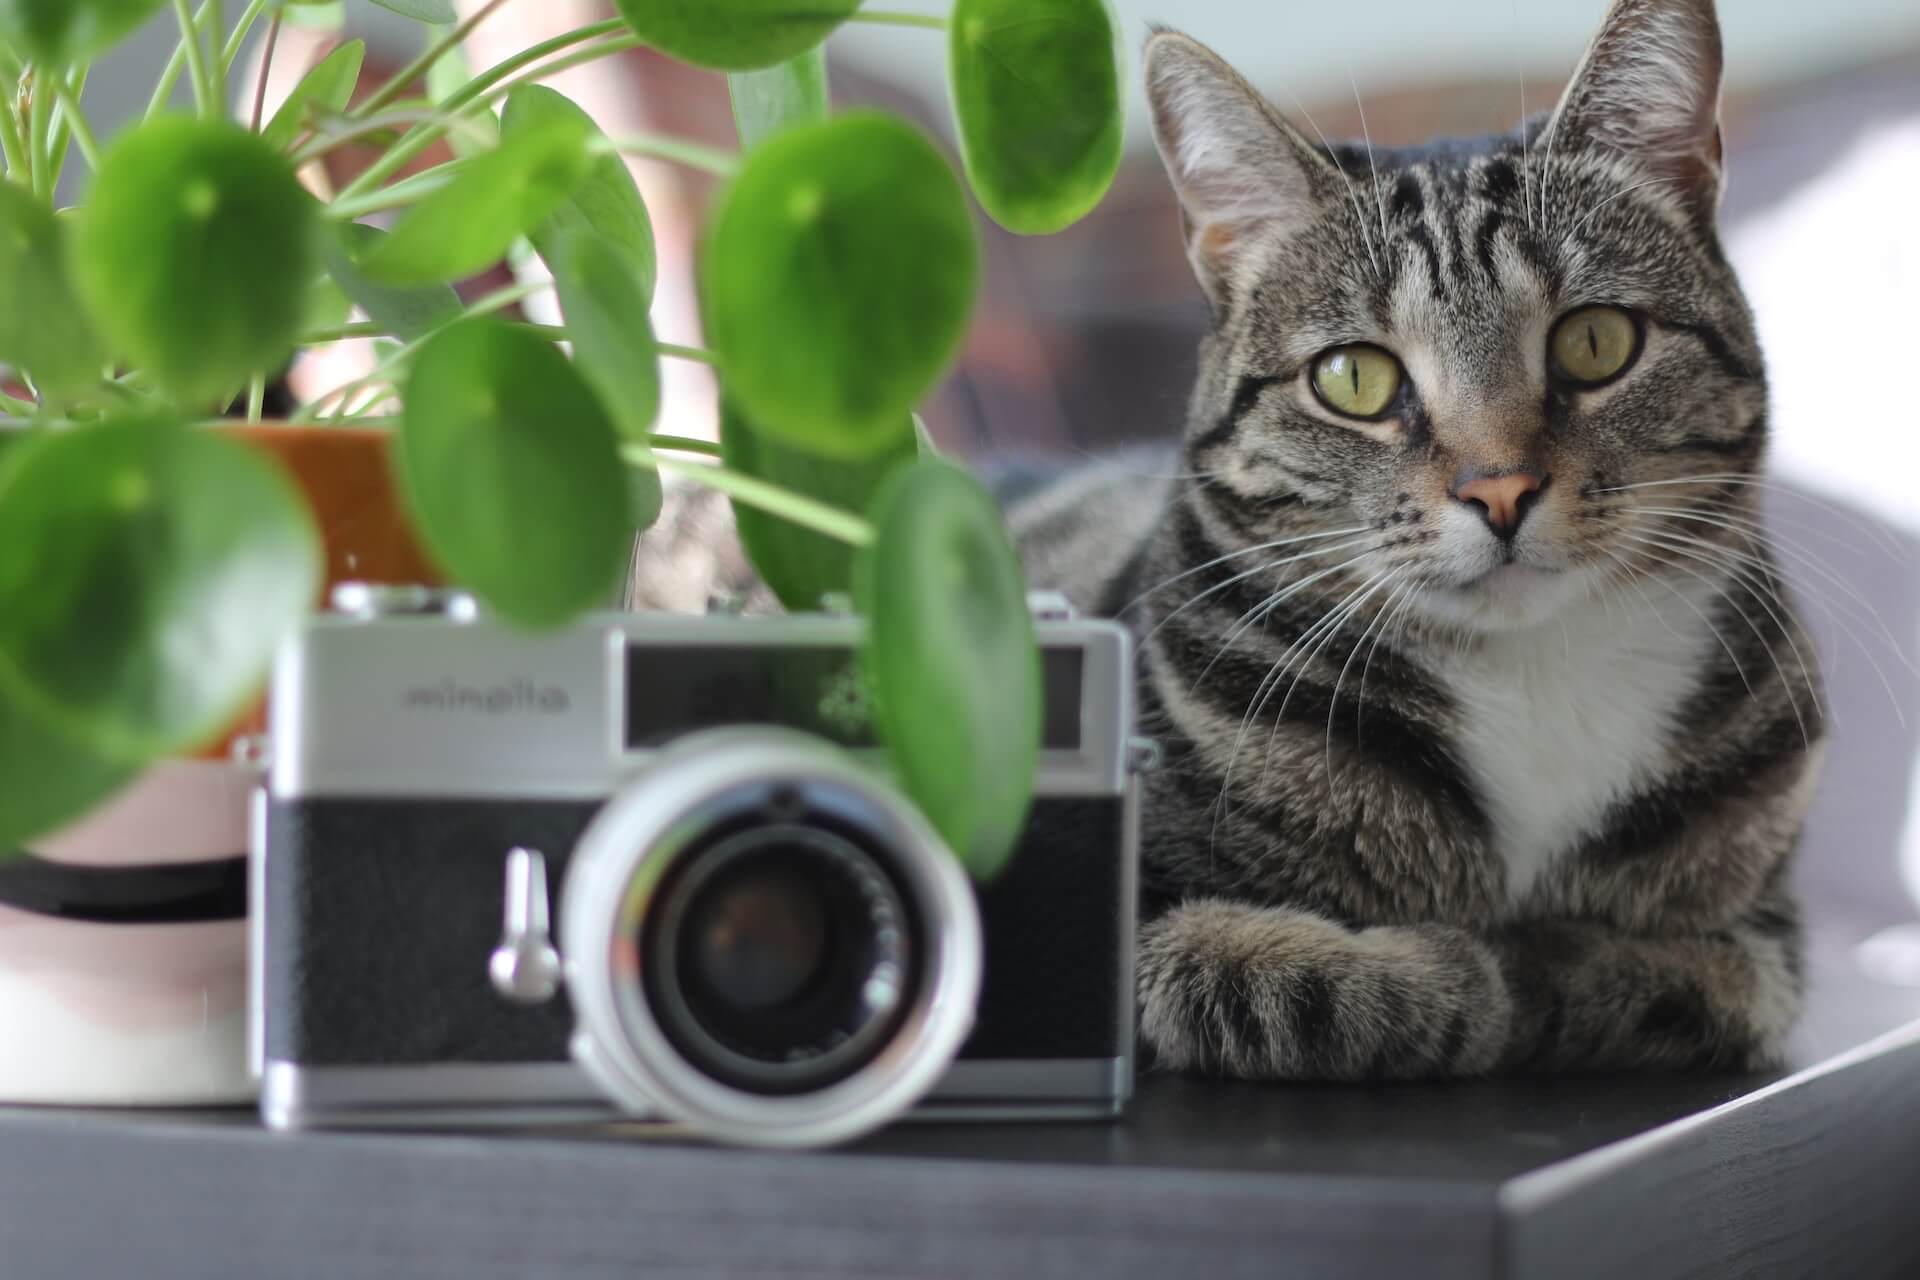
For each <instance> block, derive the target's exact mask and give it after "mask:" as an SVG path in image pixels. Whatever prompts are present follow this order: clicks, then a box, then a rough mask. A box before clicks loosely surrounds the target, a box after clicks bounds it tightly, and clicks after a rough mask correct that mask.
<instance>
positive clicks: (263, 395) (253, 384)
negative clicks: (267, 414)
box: [247, 373, 267, 422]
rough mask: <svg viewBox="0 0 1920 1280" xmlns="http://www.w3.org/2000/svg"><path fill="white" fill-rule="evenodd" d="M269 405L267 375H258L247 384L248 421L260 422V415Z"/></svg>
mask: <svg viewBox="0 0 1920 1280" xmlns="http://www.w3.org/2000/svg"><path fill="white" fill-rule="evenodd" d="M266 404H267V375H266V374H264V373H256V374H254V375H253V379H252V381H250V382H248V383H247V421H248V422H258V421H260V414H261V411H262V410H263V409H265V408H266Z"/></svg>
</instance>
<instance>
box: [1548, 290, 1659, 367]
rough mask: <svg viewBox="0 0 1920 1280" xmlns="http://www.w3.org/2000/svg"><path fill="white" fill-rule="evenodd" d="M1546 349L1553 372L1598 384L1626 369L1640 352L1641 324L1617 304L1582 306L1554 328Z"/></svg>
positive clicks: (1563, 318)
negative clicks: (1551, 356)
mask: <svg viewBox="0 0 1920 1280" xmlns="http://www.w3.org/2000/svg"><path fill="white" fill-rule="evenodd" d="M1547 349H1548V350H1549V351H1551V352H1552V353H1553V366H1554V372H1556V373H1558V374H1559V375H1560V376H1561V377H1563V378H1566V379H1567V380H1568V381H1570V382H1582V383H1586V384H1587V385H1588V386H1597V385H1599V384H1600V383H1603V382H1609V381H1611V380H1612V379H1614V378H1617V377H1619V376H1620V375H1621V374H1622V373H1624V372H1626V369H1627V366H1628V365H1630V364H1632V363H1633V359H1634V357H1635V356H1637V355H1639V354H1640V326H1639V325H1637V324H1635V323H1634V320H1633V317H1632V316H1630V315H1628V314H1627V313H1626V312H1624V311H1622V310H1621V309H1620V308H1618V307H1582V308H1580V309H1579V310H1578V311H1574V312H1571V313H1569V314H1568V315H1566V316H1564V317H1562V318H1561V320H1560V323H1559V324H1557V325H1555V326H1554V327H1553V337H1552V338H1550V339H1549V340H1548V342H1547Z"/></svg>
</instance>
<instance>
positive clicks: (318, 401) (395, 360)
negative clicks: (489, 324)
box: [288, 280, 553, 422]
mask: <svg viewBox="0 0 1920 1280" xmlns="http://www.w3.org/2000/svg"><path fill="white" fill-rule="evenodd" d="M552 287H553V281H551V280H536V281H533V282H531V283H528V284H513V285H508V286H507V287H506V288H504V289H495V290H494V291H493V292H492V293H489V294H487V295H485V296H484V297H481V298H477V299H475V300H474V302H473V304H472V305H471V306H469V307H468V308H467V309H466V310H465V311H463V312H461V313H460V314H459V315H457V316H455V317H454V318H453V319H451V320H449V321H447V322H446V323H445V324H443V325H440V326H439V327H437V328H435V329H431V330H429V331H428V332H426V333H423V334H421V335H420V336H419V337H418V338H415V339H414V340H413V341H412V342H409V343H408V344H407V345H406V346H404V347H402V348H400V349H399V350H398V351H396V352H394V353H393V354H392V355H390V356H388V357H387V358H386V359H385V360H382V361H381V362H380V363H379V364H377V365H375V366H374V368H373V372H371V373H369V374H367V375H366V376H365V377H364V378H357V379H355V380H354V381H352V382H349V383H345V384H343V385H341V386H338V387H335V388H334V389H333V390H331V391H328V392H325V393H324V394H322V395H320V396H318V397H316V398H315V399H312V400H309V401H307V403H305V404H303V405H301V406H300V407H299V408H298V409H295V410H294V411H293V413H292V414H290V415H289V417H288V420H289V421H291V422H304V421H306V420H307V419H309V418H312V417H313V416H314V415H315V414H316V413H318V412H319V409H320V406H321V405H323V404H325V403H327V402H328V401H329V400H332V399H333V398H334V397H336V396H348V397H350V396H353V395H357V394H358V393H359V392H360V390H361V389H362V388H364V387H367V386H370V385H372V384H373V383H375V382H382V381H386V380H387V375H388V374H389V373H391V372H393V371H394V370H395V369H397V368H399V367H400V366H401V365H402V364H403V363H405V362H406V360H407V358H408V357H409V356H411V355H412V354H413V353H414V352H416V351H418V350H419V349H420V348H421V347H422V346H424V345H425V344H426V342H427V340H428V339H430V338H432V337H434V336H436V335H438V334H440V333H443V332H445V331H446V330H447V329H449V328H451V327H452V326H454V325H456V324H459V323H460V322H461V321H462V320H466V319H469V318H471V317H473V316H484V315H491V314H492V313H493V312H495V311H499V310H501V309H502V308H504V307H510V306H512V305H513V304H514V303H516V302H521V301H523V300H525V299H527V298H531V297H532V296H533V295H534V294H536V293H539V292H540V291H541V290H543V289H550V288H552ZM342 403H343V404H344V403H345V401H344V399H343V400H342Z"/></svg>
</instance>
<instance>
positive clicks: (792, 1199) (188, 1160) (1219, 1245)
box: [0, 919, 1920, 1280]
mask: <svg viewBox="0 0 1920 1280" xmlns="http://www.w3.org/2000/svg"><path fill="white" fill-rule="evenodd" d="M1853 940H1854V939H1853V938H1852V935H1851V933H1849V931H1848V930H1846V929H1844V928H1839V927H1836V926H1835V924H1834V921H1833V920H1832V919H1829V920H1827V921H1826V922H1825V923H1824V925H1823V929H1822V932H1821V933H1820V934H1819V935H1817V937H1816V946H1815V948H1814V954H1813V957H1812V960H1813V964H1812V967H1811V968H1812V973H1813V975H1814V985H1813V991H1812V994H1811V997H1810V1000H1809V1011H1808V1016H1807V1018H1806V1020H1805V1022H1804V1024H1803V1026H1802V1029H1801V1031H1800V1033H1799V1035H1798V1037H1797V1040H1796V1045H1795V1055H1796V1056H1795V1062H1794V1064H1793V1066H1792V1068H1791V1069H1789V1070H1787V1071H1784V1072H1778V1073H1773V1074H1769V1075H1761V1076H1655V1077H1628V1076H1598V1077H1586V1078H1567V1079H1559V1080H1547V1079H1522V1080H1481V1081H1471V1082H1464V1083H1452V1084H1428V1085H1391V1086H1368V1087H1329V1086H1259V1085H1249V1084H1238V1083H1230V1082H1223V1081H1213V1080H1204V1079H1197V1078H1190V1077H1179V1076H1170V1075H1149V1076H1147V1077H1145V1078H1143V1079H1142V1081H1141V1086H1140V1090H1139V1094H1138V1096H1137V1098H1136V1100H1135V1102H1134V1105H1133V1106H1132V1108H1131V1109H1130V1111H1129V1113H1128V1115H1127V1117H1126V1118H1125V1119H1124V1120H1122V1121H1120V1122H1118V1123H1111V1124H1092V1123H1089V1124H1028V1125H1010V1124H994V1125H958V1124H938V1125H935V1124H925V1125H904V1126H897V1127H895V1128H893V1129H891V1130H889V1131H887V1132H885V1133H882V1134H879V1135H877V1136H875V1137H873V1138H870V1139H868V1140H867V1141H865V1142H863V1143H860V1144H858V1145H856V1146H854V1147H851V1148H848V1149H845V1150H841V1151H833V1152H813V1153H799V1154H771V1153H764V1152H752V1151H732V1150H722V1149H716V1148H711V1147H703V1146H699V1145H694V1144H688V1143H683V1142H678V1141H672V1140H661V1139H659V1138H658V1137H657V1136H656V1137H654V1138H652V1139H651V1140H648V1139H647V1138H646V1137H645V1136H644V1135H638V1134H636V1133H635V1132H633V1131H631V1130H629V1131H615V1130H610V1129H590V1130H565V1131H544V1132H531V1133H530V1132H514V1133H503V1132H489V1133H476V1132H463V1133H409V1134H397V1133H319V1134H304V1135H283V1134H273V1133H268V1132H266V1131H264V1130H263V1129H261V1128H260V1126H259V1125H258V1123H257V1122H256V1121H255V1120H254V1118H253V1117H252V1115H251V1113H249V1112H246V1111H217V1110H216V1111H197V1112H188V1111H181V1112H155V1111H140V1112H124V1111H123V1112H114V1111H103V1110H59V1109H39V1108H0V1258H4V1259H5V1260H6V1261H5V1263H4V1265H3V1266H0V1274H4V1275H5V1276H7V1277H8V1278H9V1280H13V1278H16V1277H31V1276H39V1275H47V1276H82V1275H85V1276H91V1275H119V1274H140V1275H142V1276H152V1277H160V1276H175V1275H178V1276H194V1277H204V1276H210V1275H259V1274H291V1275H307V1274H312V1275H326V1276H340V1275H351V1274H401V1273H405V1274H408V1275H415V1276H442V1275H444V1276H448V1277H453V1276H460V1277H463V1278H464V1277H474V1276H496V1275H498V1276H516V1275H535V1274H537V1275H541V1276H554V1277H563V1276H564V1277H573V1276H594V1277H598V1276H615V1275H619V1276H632V1275H671V1276H683V1275H685V1276H691V1275H817V1276H829V1275H834V1276H838V1275H888V1276H904V1275H915V1276H918V1275H956V1276H958V1275H994V1276H1005V1275H1056V1274H1057V1275H1075V1276H1079V1275H1101V1276H1134V1275H1140V1276H1148V1275H1151V1276H1155V1277H1165V1276H1167V1275H1168V1274H1170V1273H1177V1272H1179V1271H1181V1270H1193V1271H1202V1270H1203V1271H1204V1274H1206V1275H1207V1276H1208V1277H1209V1280H1213V1278H1214V1277H1217V1276H1237V1275H1243V1274H1244V1275H1263V1276H1270V1275H1273V1274H1275V1273H1276V1272H1279V1273H1283V1274H1286V1275H1288V1276H1312V1275H1347V1276H1361V1275H1404V1274H1420V1275H1423V1276H1450V1275H1460V1276H1489V1275H1503V1276H1504V1275H1512V1276H1531V1275H1542V1276H1549V1275H1550V1276H1555V1277H1562V1276H1577V1275H1596V1276H1599V1275H1620V1274H1624V1273H1627V1272H1628V1271H1629V1270H1631V1272H1632V1273H1633V1274H1635V1276H1636V1280H1648V1278H1650V1277H1655V1276H1662V1275H1686V1274H1714V1273H1725V1274H1821V1275H1834V1276H1839V1275H1846V1276H1857V1275H1888V1276H1897V1275H1906V1276H1912V1275H1916V1274H1920V1226H1916V1225H1915V1224H1914V1223H1913V1222H1912V1221H1911V1220H1910V1216H1909V1215H1910V1213H1911V1210H1912V1208H1913V1203H1912V1195H1913V1189H1914V1188H1915V1187H1920V990H1916V989H1912V988H1901V987H1894V986H1885V985H1882V984H1879V983H1876V982H1872V981H1870V980H1868V979H1867V978H1865V977H1863V976H1861V975H1860V974H1859V973H1858V971H1857V970H1856V968H1855V967H1854V966H1853V965H1852V963H1851V958H1850V951H1851V947H1852V944H1853ZM636 1139H638V1140H636Z"/></svg>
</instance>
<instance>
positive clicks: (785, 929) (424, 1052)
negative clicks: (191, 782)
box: [251, 588, 1141, 1145]
mask: <svg viewBox="0 0 1920 1280" xmlns="http://www.w3.org/2000/svg"><path fill="white" fill-rule="evenodd" d="M343 604H344V605H345V606H346V607H345V609H344V610H343V609H342V608H341V606H342V605H343ZM862 625H863V624H862V622H861V621H860V620H859V619H857V618H855V617H851V616H844V615H837V614H807V615H792V616H785V617H769V618H744V617H732V616H715V615H709V616H706V617H692V616H678V615H652V614H607V615H598V616H594V617H590V618H588V619H586V620H584V621H582V622H580V623H578V624H576V625H574V626H572V627H569V628H566V629H564V630H560V631H556V632H551V633H540V634H535V633H529V632H525V631H521V630H517V629H513V628H510V627H507V626H503V625H498V624H496V623H493V622H491V621H488V620H487V619H486V618H484V617H483V616H481V615H479V613H478V612H477V611H476V610H475V609H474V607H473V606H472V603H471V601H470V599H469V598H467V597H464V596H461V595H458V594H456V593H449V592H438V591H429V590H425V589H421V588H407V589H398V588H386V589H382V588H363V589H360V590H359V591H358V592H355V593H350V594H349V596H348V597H346V598H345V599H344V600H342V599H340V598H337V599H336V611H335V612H333V613H329V614H323V615H320V616H318V617H316V618H315V619H313V620H312V621H311V622H310V623H309V624H308V625H307V626H306V628H305V629H304V630H303V631H302V632H301V633H300V634H299V635H298V636H296V637H295V638H294V639H293V640H291V641H290V642H289V643H288V645H287V647H286V648H285V649H284V650H283V652H282V654H281V656H280V660H279V662H278V664H277V665H276V668H275V673H274V679H273V686H272V694H271V720H272V725H273V731H272V732H273V737H272V744H271V760H270V764H269V767H268V774H267V780H266V783H265V785H264V786H263V787H262V788H261V791H260V793H259V794H258V795H257V796H256V801H255V812H254V838H253V841H252V843H253V858H254V866H253V876H252V880H251V884H252V893H253V895H254V901H253V903H252V908H253V909H252V912H251V920H252V928H253V938H252V947H251V955H252V961H251V968H252V972H251V981H252V992H251V996H252V998H251V1007H252V1010H253V1013H254V1017H253V1035H252V1040H253V1045H252V1048H253V1054H254V1061H255V1066H256V1069H257V1071H258V1073H259V1075H260V1081H261V1110H262V1114H263V1116H264V1117H265V1119H266V1121H267V1123H268V1124H269V1125H271V1126H274V1127H277V1128H289V1127H305V1126H322V1125H329V1124H354V1125H366V1124H376V1125H377V1124H393V1125H416V1124H431V1123H436V1122H444V1123H459V1124H469V1123H475V1122H481V1123H496V1122H506V1123H527V1122H546V1121H565V1120H573V1119H594V1118H601V1119H604V1118H608V1117H609V1116H610V1115H618V1114H621V1113H625V1114H628V1115H642V1116H659V1117H664V1118H667V1119H671V1120H678V1121H681V1122H684V1123H687V1124H689V1125H691V1126H692V1127H693V1128H695V1129H696V1130H700V1131H704V1132H708V1133H710V1134H713V1135H714V1136H718V1137H722V1138H727V1139H731V1140H738V1141H747V1142H759V1143H769V1144H787V1145H810V1144H814V1143H818V1142H824V1141H837V1140H840V1139H842V1138H845V1137H849V1136H853V1135H855V1134H857V1133H860V1132H864V1131H866V1130H867V1129H870V1128H872V1127H873V1126H874V1125H875V1124H878V1123H882V1122H884V1121H885V1120H886V1119H889V1118H891V1117H892V1116H893V1115H894V1114H897V1113H899V1112H900V1111H902V1110H904V1109H906V1108H907V1107H909V1106H911V1107H914V1108H915V1109H916V1111H917V1113H919V1114H940V1115H951V1116H968V1117H980V1118H995V1119H1005V1118H1011V1117H1033V1118H1062V1117H1093V1116H1111V1115H1114V1114H1117V1113H1118V1111H1119V1110H1120V1109H1121V1107H1122V1106H1123V1105H1124V1103H1125V1101H1126V1099H1127V1097H1128V1095H1129V1093H1130V1092H1131V1088H1132V1081H1133V1039H1134V1036H1133V942H1134V937H1133V935H1134V911H1135V908H1134V900H1135V891H1136V858H1137V842H1138V818H1137V805H1138V796H1137V786H1136V777H1135V768H1136V765H1137V764H1138V763H1139V760H1138V753H1139V751H1140V748H1141V744H1139V743H1138V742H1137V741H1136V740H1133V739H1132V738H1130V736H1129V735H1130V733H1131V729H1132V693H1131V687H1132V686H1131V659H1130V651H1129V644H1128V638H1127V636H1126V634H1125V632H1124V631H1123V630H1122V629H1121V628H1119V627H1117V626H1115V625H1113V624H1110V623H1106V622H1097V621H1086V620H1077V619H1073V618H1072V617H1070V616H1067V615H1065V614H1064V613H1063V612H1057V611H1056V612H1050V613H1044V614H1038V615H1036V630H1037V633H1038V635H1039V637H1040V641H1041V650H1042V666H1043V674H1044V687H1045V734H1044V740H1043V747H1042V751H1041V764H1040V769H1039V774H1038V778H1037V786H1036V797H1035V800H1034V803H1033V807H1032V811H1031V814H1030V817H1029V819H1028V823H1027V826H1026V829H1025V831H1024V834H1023V836H1022V839H1021V842H1020V847H1019V849H1018V850H1017V852H1016V853H1015V854H1014V856H1013V858H1012V859H1011V861H1010V862H1009V864H1008V866H1007V868H1006V870H1005V871H1004V872H1003V873H1002V874H1001V875H1000V877H999V878H998V879H996V880H995V881H994V882H993V883H992V884H990V885H986V886H980V887H977V888H976V887H972V886H969V885H968V884H967V882H966V881H965V879H964V877H962V876H961V875H960V873H959V872H958V869H957V866H956V864H955V863H954V861H953V859H952V857H951V855H950V854H947V853H946V851H945V849H944V847H943V846H941V845H940V843H939V841H938V838H937V837H935V836H934V835H933V834H932V832H931V831H930V829H928V828H927V827H926V825H925V823H924V820H923V819H921V818H920V817H919V815H918V814H917V813H916V812H915V811H913V809H912V807H911V806H910V805H907V804H906V803H905V802H904V801H903V800H902V799H900V798H899V797H898V795H897V793H895V792H894V791H893V789H892V788H891V787H890V786H888V785H886V784H885V783H884V781H882V780H881V777H880V773H881V771H882V770H883V769H884V767H885V758H884V755H883V753H882V752H881V751H880V750H879V749H878V748H877V746H876V744H875V741H874V738H873V736H872V728H871V724H870V721H869V718H868V716H867V715H866V712H865V708H864V706H863V705H862V696H861V692H860V691H861V689H862V685H861V682H860V681H859V679H858V677H857V671H856V668H855V663H856V661H857V646H858V643H859V639H860V634H861V633H860V628H861V626H862ZM549 880H551V881H552V882H554V883H555V884H557V885H559V886H560V888H559V897H558V904H559V905H558V909H557V910H550V906H549V903H550V901H551V899H550V898H549V893H548V886H547V882H548V881H549ZM551 917H557V918H558V919H559V921H560V926H561V928H560V934H559V937H558V938H557V939H554V938H552V937H550V936H549V932H548V921H549V919H550V918H551ZM556 942H557V943H558V946H556V945H555V943H556ZM803 970H804V973H803V972H802V971H803Z"/></svg>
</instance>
